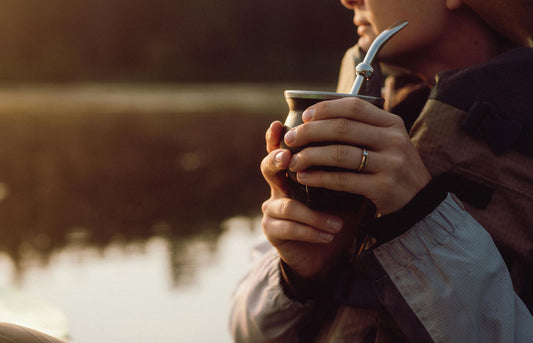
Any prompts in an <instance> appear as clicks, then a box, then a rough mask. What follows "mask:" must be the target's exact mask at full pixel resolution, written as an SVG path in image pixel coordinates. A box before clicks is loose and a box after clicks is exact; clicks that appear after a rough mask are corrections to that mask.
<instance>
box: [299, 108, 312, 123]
mask: <svg viewBox="0 0 533 343" xmlns="http://www.w3.org/2000/svg"><path fill="white" fill-rule="evenodd" d="M314 115H315V110H314V109H313V108H308V109H306V110H305V111H304V113H302V120H303V121H304V122H308V121H310V120H311V119H313V116H314Z"/></svg>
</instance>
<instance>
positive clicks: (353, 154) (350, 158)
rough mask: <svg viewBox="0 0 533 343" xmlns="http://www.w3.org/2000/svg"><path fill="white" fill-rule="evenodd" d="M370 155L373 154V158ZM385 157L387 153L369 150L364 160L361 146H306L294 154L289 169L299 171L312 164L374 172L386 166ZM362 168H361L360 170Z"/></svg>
mask: <svg viewBox="0 0 533 343" xmlns="http://www.w3.org/2000/svg"><path fill="white" fill-rule="evenodd" d="M370 155H372V157H371V158H370ZM385 159H386V156H385V154H382V153H379V152H372V151H368V150H367V156H366V157H365V161H363V149H362V148H360V147H354V146H351V145H326V146H318V147H309V148H305V149H303V150H302V151H300V152H299V153H297V154H295V155H293V156H292V157H291V160H290V163H289V169H290V170H292V171H296V172H298V171H302V170H306V169H308V168H310V167H312V166H327V167H338V168H343V169H348V170H353V171H358V172H365V173H373V172H376V171H379V170H382V168H384V167H386V163H387V161H386V160H385ZM363 162H364V163H363ZM360 168H361V170H359V169H360Z"/></svg>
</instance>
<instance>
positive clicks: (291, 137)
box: [284, 130, 296, 145]
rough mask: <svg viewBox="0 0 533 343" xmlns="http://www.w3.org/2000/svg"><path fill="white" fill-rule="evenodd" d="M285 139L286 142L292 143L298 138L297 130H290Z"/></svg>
mask: <svg viewBox="0 0 533 343" xmlns="http://www.w3.org/2000/svg"><path fill="white" fill-rule="evenodd" d="M284 139H285V144H287V145H291V143H293V142H294V140H295V139H296V132H295V131H294V130H290V131H289V132H287V133H286V134H285V138H284Z"/></svg>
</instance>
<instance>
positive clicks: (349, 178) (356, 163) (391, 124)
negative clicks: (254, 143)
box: [284, 98, 431, 215]
mask: <svg viewBox="0 0 533 343" xmlns="http://www.w3.org/2000/svg"><path fill="white" fill-rule="evenodd" d="M303 119H304V124H302V125H300V126H298V127H296V128H293V129H292V130H291V131H289V132H288V133H287V134H286V135H285V138H284V139H285V143H286V144H287V145H288V146H290V147H298V146H303V145H306V144H309V143H311V142H332V141H333V142H338V144H335V145H327V146H320V147H308V148H305V149H303V150H302V151H300V152H299V153H297V154H295V155H294V156H292V158H291V160H290V163H289V164H290V169H291V170H293V171H296V172H297V176H298V180H299V182H300V183H302V184H304V185H307V186H312V187H323V188H328V189H332V190H340V191H345V192H350V193H354V194H359V195H362V196H365V197H366V198H368V199H370V200H371V201H372V202H373V203H374V205H375V206H376V208H377V210H378V211H379V212H380V213H381V214H382V215H386V214H389V213H392V212H395V211H397V210H399V209H401V208H402V207H404V206H405V205H406V204H407V203H408V202H409V201H410V200H411V199H412V198H413V197H414V196H415V195H416V194H417V193H418V192H419V191H420V190H421V189H422V188H424V186H425V185H427V184H428V183H429V181H430V180H431V176H430V175H429V172H428V171H427V169H426V168H425V166H424V164H423V162H422V159H421V158H420V155H419V154H418V152H417V150H416V148H415V147H414V145H413V144H412V143H411V140H410V138H409V135H408V134H407V131H406V129H405V126H404V124H403V121H402V119H401V118H400V117H398V116H396V115H394V114H391V113H389V112H386V111H383V110H381V109H379V108H377V107H375V106H373V105H371V104H369V103H368V102H366V101H364V100H361V99H359V98H343V99H338V100H330V101H323V102H320V103H317V104H315V105H313V106H311V107H310V108H308V109H307V110H306V111H305V112H304V115H303ZM363 147H364V148H365V149H366V150H367V151H368V158H367V165H366V167H365V168H364V170H363V171H362V172H357V169H358V168H359V167H360V166H361V161H362V154H363ZM285 158H286V157H285ZM311 166H333V167H341V168H345V169H349V170H348V171H342V172H331V171H320V170H316V169H313V170H308V168H309V167H311ZM350 170H353V171H350Z"/></svg>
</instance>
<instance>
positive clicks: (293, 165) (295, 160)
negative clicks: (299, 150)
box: [289, 155, 298, 171]
mask: <svg viewBox="0 0 533 343" xmlns="http://www.w3.org/2000/svg"><path fill="white" fill-rule="evenodd" d="M297 162H298V155H293V156H292V158H291V162H290V163H289V169H290V170H292V171H295V170H294V167H295V166H296V163H297Z"/></svg>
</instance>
